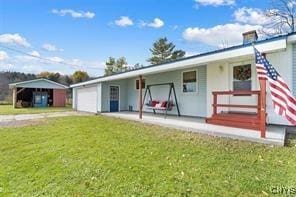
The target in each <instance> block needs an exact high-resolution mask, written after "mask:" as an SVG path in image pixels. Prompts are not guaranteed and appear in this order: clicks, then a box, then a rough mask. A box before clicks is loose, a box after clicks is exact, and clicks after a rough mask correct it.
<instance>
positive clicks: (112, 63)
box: [105, 57, 127, 76]
mask: <svg viewBox="0 0 296 197" xmlns="http://www.w3.org/2000/svg"><path fill="white" fill-rule="evenodd" d="M105 65H106V67H105V75H106V76H107V75H112V74H114V73H120V72H124V71H126V70H127V61H126V59H125V58H124V57H121V58H118V59H117V60H116V59H115V58H113V57H109V59H108V60H107V61H106V63H105Z"/></svg>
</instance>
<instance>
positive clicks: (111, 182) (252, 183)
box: [0, 116, 296, 196]
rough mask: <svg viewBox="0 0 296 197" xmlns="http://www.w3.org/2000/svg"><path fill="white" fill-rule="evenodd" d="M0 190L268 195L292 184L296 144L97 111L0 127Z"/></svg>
mask: <svg viewBox="0 0 296 197" xmlns="http://www.w3.org/2000/svg"><path fill="white" fill-rule="evenodd" d="M0 139H1V140H0V152H1V154H0V195H3V196H7V195H15V196H22V195H24V196H41V195H51V196H65V195H66V196H68V195H70V196H98V195H99V196H124V195H135V196H138V195H141V196H155V195H156V196H167V195H170V196H182V195H183V196H265V195H268V194H271V187H273V186H285V187H294V188H295V187H296V157H295V151H296V146H295V145H293V146H291V147H273V146H266V145H261V144H255V143H249V142H243V141H235V140H227V139H222V138H215V137H210V136H205V135H198V134H191V133H185V132H181V131H177V130H173V129H167V128H163V127H159V126H151V125H145V124H141V123H136V122H131V121H127V120H120V119H114V118H108V117H102V116H86V117H65V118H60V119H48V120H47V122H46V123H43V124H42V125H41V124H40V125H37V126H32V127H31V126H28V127H23V128H2V129H0Z"/></svg>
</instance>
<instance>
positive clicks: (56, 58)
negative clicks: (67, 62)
mask: <svg viewBox="0 0 296 197" xmlns="http://www.w3.org/2000/svg"><path fill="white" fill-rule="evenodd" d="M47 59H49V60H51V61H53V62H57V63H61V62H64V59H63V58H60V57H57V56H55V57H49V58H47Z"/></svg>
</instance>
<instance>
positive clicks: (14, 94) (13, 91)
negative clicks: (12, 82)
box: [12, 88, 17, 108]
mask: <svg viewBox="0 0 296 197" xmlns="http://www.w3.org/2000/svg"><path fill="white" fill-rule="evenodd" d="M16 96H17V93H16V88H13V89H12V107H13V108H15V104H16Z"/></svg>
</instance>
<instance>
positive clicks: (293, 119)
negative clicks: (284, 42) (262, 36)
mask: <svg viewBox="0 0 296 197" xmlns="http://www.w3.org/2000/svg"><path fill="white" fill-rule="evenodd" d="M254 50H255V56H256V69H257V75H258V78H259V79H266V80H268V84H269V88H270V93H271V99H272V102H273V107H274V111H275V113H276V114H278V115H280V116H283V117H285V118H286V119H287V120H288V121H289V122H290V123H291V124H292V125H296V99H295V98H294V96H293V95H292V93H291V91H290V89H289V87H288V85H287V84H286V83H285V81H284V80H283V78H282V77H281V76H280V74H279V73H278V72H277V71H276V70H275V68H274V67H273V66H272V65H271V64H270V63H269V62H268V60H267V59H266V58H265V57H264V56H263V55H261V53H260V52H259V51H258V50H257V49H256V48H255V47H254Z"/></svg>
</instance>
